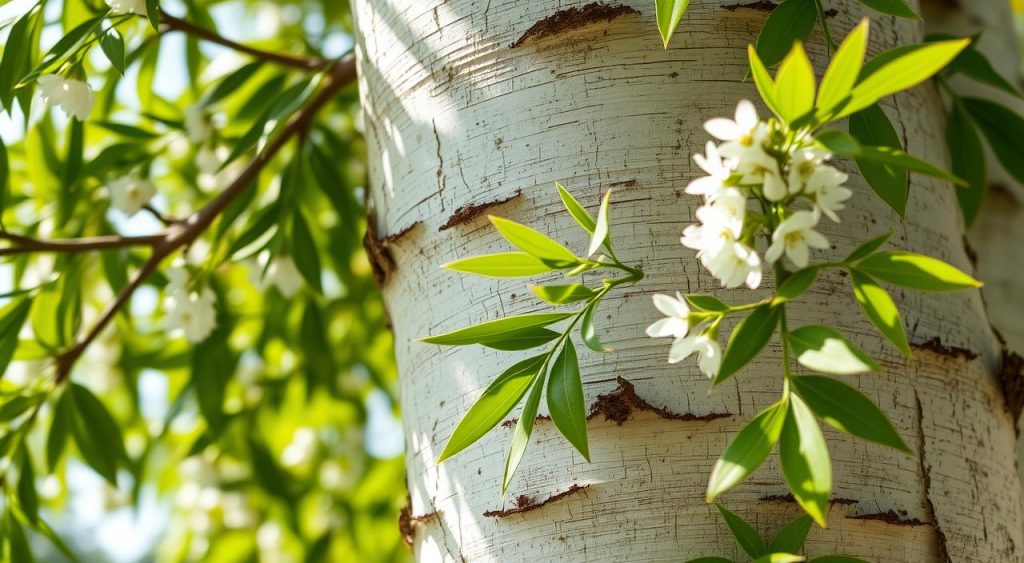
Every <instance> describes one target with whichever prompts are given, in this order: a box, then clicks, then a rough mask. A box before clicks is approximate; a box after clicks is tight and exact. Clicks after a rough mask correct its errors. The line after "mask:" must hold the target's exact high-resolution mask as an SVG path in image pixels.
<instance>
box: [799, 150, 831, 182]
mask: <svg viewBox="0 0 1024 563" xmlns="http://www.w3.org/2000/svg"><path fill="white" fill-rule="evenodd" d="M829 156H830V155H829V154H828V153H827V152H825V151H823V150H821V149H818V148H815V147H805V148H801V149H798V150H796V151H794V152H793V156H792V158H791V159H790V161H789V193H791V194H798V193H800V192H802V191H805V190H806V188H807V183H808V182H809V181H810V180H811V177H812V176H813V175H814V173H815V172H816V171H817V170H819V168H820V167H821V166H822V163H823V162H824V161H825V160H827V159H828V157H829Z"/></svg>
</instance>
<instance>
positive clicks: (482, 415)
mask: <svg viewBox="0 0 1024 563" xmlns="http://www.w3.org/2000/svg"><path fill="white" fill-rule="evenodd" d="M543 364H544V355H540V356H536V357H533V358H530V359H528V360H523V361H521V362H519V363H517V364H515V365H514V366H512V367H510V368H508V369H507V370H505V371H504V372H503V373H502V374H501V375H499V376H498V377H497V378H495V380H494V381H492V382H491V384H490V385H488V386H487V389H485V390H484V392H483V395H481V396H480V398H479V399H477V400H476V402H475V403H473V406H472V407H470V409H469V412H467V413H466V416H464V417H462V421H460V422H459V425H458V426H457V427H456V428H455V432H453V433H452V435H451V437H450V438H448V443H447V444H446V445H445V447H444V451H442V452H441V455H440V457H438V459H437V462H438V463H441V462H443V461H444V460H446V459H448V458H450V457H452V456H453V455H455V454H457V453H459V452H461V451H462V450H464V449H466V448H467V447H469V446H470V445H472V444H473V443H475V442H476V441H477V440H479V439H480V438H481V437H483V435H484V434H486V433H487V432H489V431H490V430H491V429H492V428H494V427H495V426H497V425H498V423H500V422H501V421H502V420H504V419H505V417H506V416H508V413H510V412H512V409H513V408H515V406H516V405H517V404H519V401H521V400H522V399H523V395H525V394H526V391H527V390H528V389H529V388H530V383H532V382H533V380H534V378H536V376H537V373H538V372H539V371H540V368H541V366H542V365H543Z"/></svg>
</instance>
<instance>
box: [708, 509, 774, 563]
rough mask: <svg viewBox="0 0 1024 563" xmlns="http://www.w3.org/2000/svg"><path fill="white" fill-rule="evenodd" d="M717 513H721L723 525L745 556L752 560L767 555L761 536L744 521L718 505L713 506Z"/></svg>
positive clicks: (766, 548)
mask: <svg viewBox="0 0 1024 563" xmlns="http://www.w3.org/2000/svg"><path fill="white" fill-rule="evenodd" d="M715 506H716V507H717V508H718V511H719V512H720V513H722V519H723V520H725V524H726V525H727V526H729V531H730V532H732V535H733V537H735V538H736V543H738V544H739V545H740V547H741V548H743V551H745V552H747V555H749V556H751V557H753V558H754V559H756V558H758V557H760V556H762V555H765V554H767V553H768V546H767V545H765V543H764V540H763V539H761V535H760V534H758V533H757V530H755V529H754V527H753V526H751V525H750V524H749V523H747V521H746V520H744V519H742V518H740V517H739V516H737V515H736V514H733V513H732V512H730V511H729V510H727V509H726V508H725V507H724V506H722V505H720V504H716V505H715Z"/></svg>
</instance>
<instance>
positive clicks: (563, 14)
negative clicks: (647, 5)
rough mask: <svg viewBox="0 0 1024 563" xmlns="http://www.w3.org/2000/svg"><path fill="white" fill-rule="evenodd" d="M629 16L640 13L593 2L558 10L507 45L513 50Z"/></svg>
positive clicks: (627, 8) (623, 7)
mask: <svg viewBox="0 0 1024 563" xmlns="http://www.w3.org/2000/svg"><path fill="white" fill-rule="evenodd" d="M630 14H636V15H640V12H639V11H637V10H635V9H633V8H630V7H629V6H621V5H608V4H601V3H598V2H593V3H590V4H587V5H586V6H582V7H580V8H569V9H567V10H559V11H557V12H555V13H554V14H552V15H550V16H548V17H546V18H544V19H542V20H540V21H538V22H537V23H535V24H533V25H532V26H530V29H527V30H526V33H524V34H522V35H521V36H519V39H516V40H515V41H514V42H513V43H512V44H511V45H509V48H510V49H515V48H516V47H521V46H522V45H524V44H526V43H529V42H531V41H536V40H538V39H543V38H545V37H550V36H552V35H558V34H561V33H565V32H566V31H571V30H573V29H579V28H581V27H585V26H588V25H590V24H594V23H598V22H602V21H612V20H613V19H615V18H618V17H621V16H626V15H630Z"/></svg>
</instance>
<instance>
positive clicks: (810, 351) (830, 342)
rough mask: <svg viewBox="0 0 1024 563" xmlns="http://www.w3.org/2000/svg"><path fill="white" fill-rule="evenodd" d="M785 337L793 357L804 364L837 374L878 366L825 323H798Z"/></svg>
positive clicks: (856, 371) (857, 371)
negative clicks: (790, 346) (787, 339)
mask: <svg viewBox="0 0 1024 563" xmlns="http://www.w3.org/2000/svg"><path fill="white" fill-rule="evenodd" d="M788 338H789V343H790V344H791V345H792V347H793V354H794V355H795V356H796V361H798V362H800V364H801V365H802V366H804V367H806V368H810V369H813V370H815V371H821V372H825V373H837V374H841V375H849V374H854V373H862V372H865V371H881V370H882V368H881V366H879V365H878V363H877V362H875V360H873V359H871V356H868V355H867V354H865V353H864V352H862V351H861V350H860V349H859V348H857V347H856V346H854V345H853V344H850V343H849V342H847V341H846V339H845V338H843V336H842V335H841V334H839V333H838V332H836V330H835V329H832V328H829V327H827V326H820V325H808V326H802V327H800V328H798V329H796V330H794V331H792V332H790V333H789V337H788Z"/></svg>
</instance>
